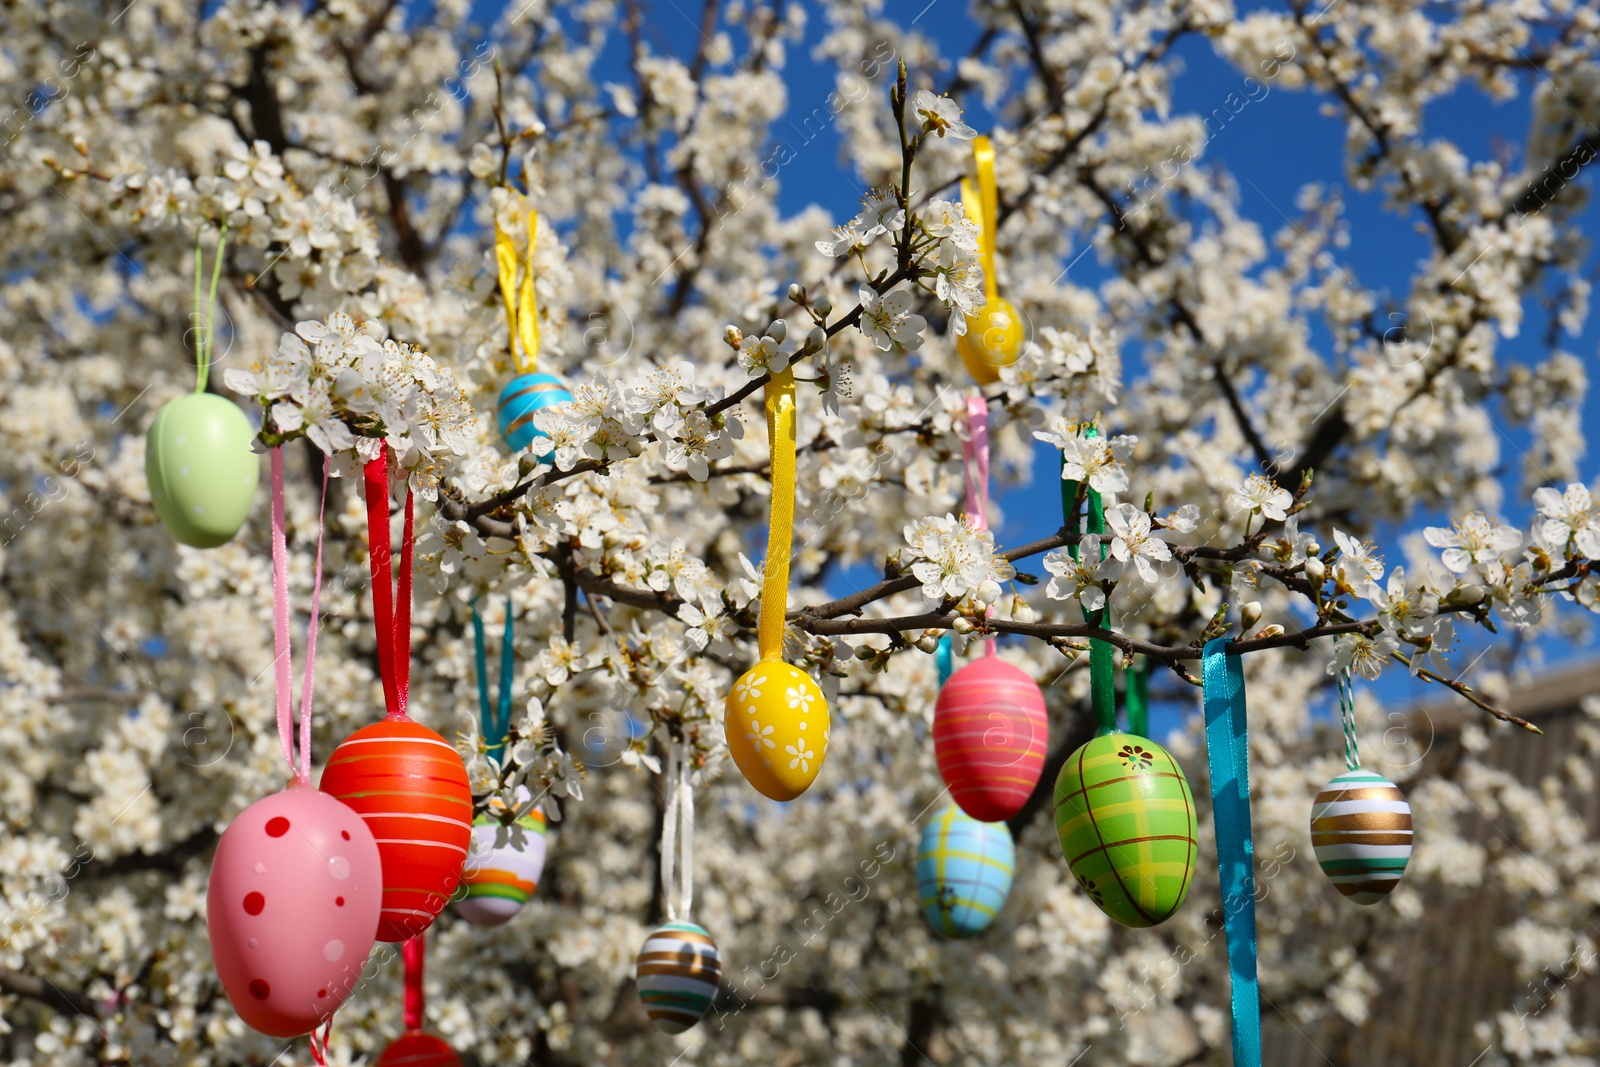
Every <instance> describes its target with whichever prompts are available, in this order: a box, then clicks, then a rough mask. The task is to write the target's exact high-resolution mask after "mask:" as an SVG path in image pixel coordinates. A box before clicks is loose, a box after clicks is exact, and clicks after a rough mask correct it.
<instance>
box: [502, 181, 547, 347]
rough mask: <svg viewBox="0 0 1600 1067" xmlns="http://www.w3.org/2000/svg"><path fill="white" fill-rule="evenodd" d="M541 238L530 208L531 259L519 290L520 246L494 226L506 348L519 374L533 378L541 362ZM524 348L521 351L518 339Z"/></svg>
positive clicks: (529, 254)
mask: <svg viewBox="0 0 1600 1067" xmlns="http://www.w3.org/2000/svg"><path fill="white" fill-rule="evenodd" d="M538 237H539V213H538V212H537V211H535V210H534V209H533V208H532V207H529V208H528V258H527V265H526V268H525V269H524V270H523V272H522V286H521V288H520V289H519V288H518V287H517V267H518V263H517V246H516V243H515V242H513V241H512V240H511V235H510V234H508V233H506V232H505V230H503V229H501V228H500V221H499V220H498V219H496V220H495V224H494V258H495V264H496V265H497V266H498V267H499V271H500V299H501V300H502V301H503V302H504V303H505V306H506V345H507V346H508V347H509V348H510V350H511V358H512V360H513V361H514V362H515V363H516V365H517V372H518V373H519V374H532V373H533V371H534V368H535V367H536V366H537V364H538V360H539V309H538V307H537V305H536V303H535V301H534V293H533V249H534V245H535V244H536V243H537V241H538ZM519 337H520V338H521V340H522V347H521V350H520V351H519V350H518V348H517V340H518V338H519Z"/></svg>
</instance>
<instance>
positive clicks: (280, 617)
mask: <svg viewBox="0 0 1600 1067" xmlns="http://www.w3.org/2000/svg"><path fill="white" fill-rule="evenodd" d="M327 507H328V463H327V461H326V460H324V461H323V466H322V502H321V504H320V505H319V507H318V509H317V557H316V565H315V566H316V569H315V571H313V573H312V578H311V618H310V619H309V620H308V621H307V623H306V668H305V674H304V676H303V677H302V679H301V682H300V741H299V744H300V755H299V762H298V764H296V761H295V732H294V721H293V716H294V709H293V704H294V684H293V682H292V681H291V666H292V665H291V662H290V661H291V660H292V659H293V655H294V652H293V649H292V647H291V645H290V640H289V547H288V536H287V534H286V532H285V526H286V523H285V521H284V504H283V449H282V448H281V447H278V448H274V449H273V450H272V508H271V510H272V645H273V671H274V687H273V688H274V700H275V702H276V705H277V714H278V744H279V745H280V746H281V747H282V749H283V758H284V759H285V760H287V761H288V764H289V770H290V772H291V773H293V774H294V776H295V779H296V780H297V781H300V782H306V783H309V782H310V781H311V706H312V690H313V686H314V684H315V679H316V664H317V629H318V626H319V625H320V623H321V604H322V539H323V538H322V530H323V519H324V517H325V516H326V513H327Z"/></svg>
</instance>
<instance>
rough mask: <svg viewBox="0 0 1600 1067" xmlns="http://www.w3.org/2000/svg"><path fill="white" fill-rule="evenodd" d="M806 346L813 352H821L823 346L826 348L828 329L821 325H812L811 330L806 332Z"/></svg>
mask: <svg viewBox="0 0 1600 1067" xmlns="http://www.w3.org/2000/svg"><path fill="white" fill-rule="evenodd" d="M806 347H807V348H809V349H811V350H812V351H813V352H821V351H822V350H823V349H824V348H827V347H828V331H826V330H824V329H823V328H822V327H821V326H814V327H812V329H811V332H810V333H808V334H806Z"/></svg>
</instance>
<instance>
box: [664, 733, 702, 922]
mask: <svg viewBox="0 0 1600 1067" xmlns="http://www.w3.org/2000/svg"><path fill="white" fill-rule="evenodd" d="M666 749H667V762H666V766H665V768H664V769H663V771H662V775H661V776H662V777H663V778H665V779H666V783H667V810H666V812H665V813H664V814H663V816H662V820H661V904H662V907H663V908H664V909H665V910H666V913H667V921H668V922H678V921H680V920H681V921H683V922H688V921H689V916H690V914H691V913H692V912H693V910H694V790H693V789H692V788H691V787H690V784H689V779H690V775H691V774H692V773H693V766H692V764H693V760H692V759H691V757H690V751H689V742H688V741H686V740H685V741H671V740H669V741H668V742H667V744H666ZM674 883H676V884H674ZM674 893H676V894H677V900H676V902H674V900H673V894H674Z"/></svg>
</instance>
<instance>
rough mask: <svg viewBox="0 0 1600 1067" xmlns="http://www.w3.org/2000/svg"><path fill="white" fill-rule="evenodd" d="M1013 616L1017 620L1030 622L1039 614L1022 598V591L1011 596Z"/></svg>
mask: <svg viewBox="0 0 1600 1067" xmlns="http://www.w3.org/2000/svg"><path fill="white" fill-rule="evenodd" d="M1011 617H1012V619H1014V620H1016V621H1017V622H1021V623H1029V622H1032V621H1033V620H1035V619H1037V618H1038V617H1039V616H1038V614H1037V613H1035V612H1034V610H1033V606H1032V605H1031V604H1029V603H1028V602H1027V601H1026V600H1023V599H1022V594H1021V593H1014V594H1012V596H1011Z"/></svg>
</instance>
